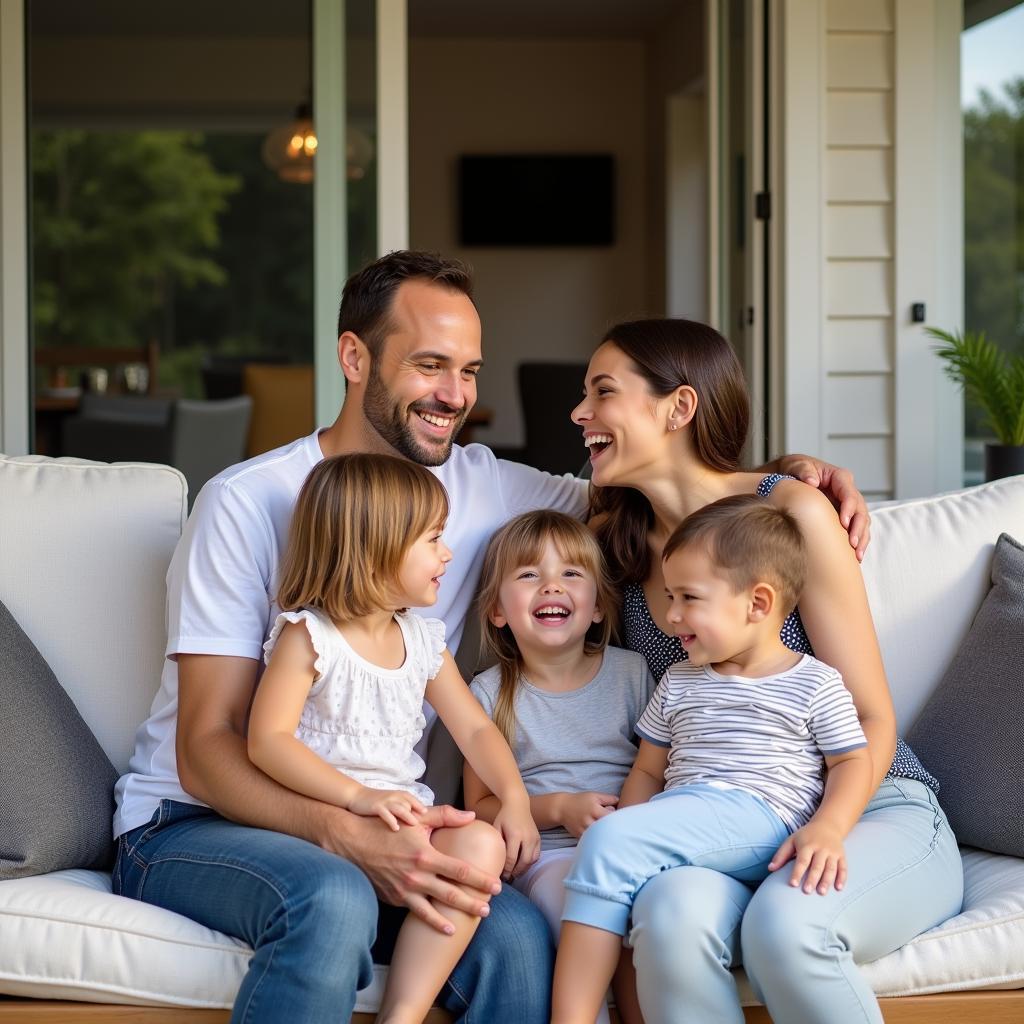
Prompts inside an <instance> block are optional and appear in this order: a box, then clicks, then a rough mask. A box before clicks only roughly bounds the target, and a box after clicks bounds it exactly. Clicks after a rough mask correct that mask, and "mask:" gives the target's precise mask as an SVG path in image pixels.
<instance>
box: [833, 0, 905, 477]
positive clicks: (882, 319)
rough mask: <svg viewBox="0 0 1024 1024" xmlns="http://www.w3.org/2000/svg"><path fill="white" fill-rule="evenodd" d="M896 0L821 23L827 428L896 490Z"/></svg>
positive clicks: (838, 449) (841, 6) (837, 449)
mask: <svg viewBox="0 0 1024 1024" xmlns="http://www.w3.org/2000/svg"><path fill="white" fill-rule="evenodd" d="M892 2H893V0H877V2H872V3H867V4H861V3H857V4H850V3H832V2H830V3H829V4H828V6H827V12H826V24H825V40H826V42H825V67H824V70H823V88H824V101H825V102H824V109H825V125H824V136H825V137H824V149H825V152H824V157H825V161H824V164H825V190H824V196H823V199H824V203H823V209H822V219H823V222H824V251H823V253H822V256H823V259H824V268H823V281H822V287H823V290H824V310H823V311H824V316H825V325H824V332H823V341H822V344H823V346H824V352H823V360H822V369H823V371H824V379H823V381H822V392H823V403H822V423H821V427H822V431H823V433H824V443H825V446H826V450H828V451H829V452H830V453H837V454H838V453H841V456H842V458H843V459H845V460H846V461H844V462H842V464H843V465H847V466H849V467H850V468H851V469H853V471H854V473H855V475H856V478H857V481H858V483H859V484H860V486H861V487H862V488H864V489H867V490H870V491H872V492H875V493H877V494H880V495H882V496H884V497H888V496H890V495H891V493H892V488H893V470H892V451H893V444H892V438H893V425H894V410H893V376H892V370H893V358H892V338H893V294H894V282H893V274H894V267H893V254H894V248H895V246H894V238H893V219H894V218H893V202H892V199H893V193H894V187H893V186H894V177H893V169H894V161H893V144H894V131H893V123H894V104H893V79H894V70H893V43H894V41H893V32H892V23H893V12H892V6H891V4H892Z"/></svg>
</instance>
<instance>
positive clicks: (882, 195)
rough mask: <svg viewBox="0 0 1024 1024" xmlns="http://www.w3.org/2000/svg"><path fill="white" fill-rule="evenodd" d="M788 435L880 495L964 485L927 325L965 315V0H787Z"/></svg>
mask: <svg viewBox="0 0 1024 1024" xmlns="http://www.w3.org/2000/svg"><path fill="white" fill-rule="evenodd" d="M773 10H774V11H775V12H776V13H775V15H774V17H775V18H776V19H777V21H778V24H779V26H780V33H781V38H782V49H783V52H784V53H785V55H786V60H785V62H784V66H783V70H782V75H781V78H780V94H781V96H782V99H781V102H782V104H783V115H784V116H783V120H782V125H783V129H782V130H783V143H782V152H783V160H782V181H783V187H782V201H781V210H782V217H783V225H782V244H781V247H780V252H781V257H780V259H781V262H782V265H783V268H784V269H783V279H784V290H783V295H782V308H783V309H784V343H785V374H786V377H785V380H786V397H785V410H786V412H785V417H786V418H785V433H784V436H785V438H786V442H787V447H788V448H789V449H790V450H803V449H806V448H808V447H809V446H815V447H816V448H817V450H819V451H823V452H824V453H825V454H826V456H827V457H828V458H830V459H831V460H832V461H835V462H839V463H841V464H842V465H844V466H848V467H850V468H851V469H852V470H853V471H854V474H855V476H856V479H857V482H858V484H859V485H860V487H861V489H862V490H863V491H864V492H865V493H868V494H870V495H871V496H872V497H875V498H886V497H894V496H899V497H911V496H914V495H920V494H931V493H935V492H936V491H939V490H947V489H952V488H953V487H955V486H958V485H959V484H958V479H957V473H958V463H959V450H960V445H961V444H962V440H961V439H960V437H959V436H958V433H957V431H958V429H959V428H958V422H959V417H960V416H961V413H960V406H959V401H958V399H957V396H956V395H955V394H953V393H951V391H950V389H949V387H948V386H947V385H946V383H945V382H944V381H943V379H942V374H941V367H940V365H939V363H938V360H937V359H936V358H935V356H934V354H933V353H932V351H931V349H930V347H929V345H928V341H927V338H926V337H925V335H924V330H923V326H922V325H921V324H919V323H912V322H911V315H910V313H911V308H912V306H913V305H914V304H915V303H918V302H921V303H925V304H926V306H927V311H926V314H925V317H926V318H925V323H928V324H938V325H942V326H946V325H949V326H959V325H960V324H961V322H962V316H963V304H962V298H961V297H960V291H961V284H960V281H961V275H962V271H963V256H962V205H961V204H962V182H961V180H960V178H959V175H960V174H961V162H960V160H959V148H958V147H959V138H960V109H959V100H958V96H957V92H956V90H957V88H958V84H959V67H958V63H957V61H958V52H959V51H958V47H959V36H960V27H961V18H962V11H961V5H960V4H959V3H955V2H953V0H787V2H786V3H785V4H780V5H773Z"/></svg>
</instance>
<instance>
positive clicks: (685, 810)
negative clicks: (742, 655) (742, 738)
mask: <svg viewBox="0 0 1024 1024" xmlns="http://www.w3.org/2000/svg"><path fill="white" fill-rule="evenodd" d="M787 834H788V832H787V829H786V827H785V825H784V824H783V823H782V822H781V821H780V820H779V818H778V817H777V816H776V815H775V814H774V813H773V812H772V811H771V810H770V809H769V808H768V807H767V805H765V804H764V803H763V801H761V800H758V799H757V798H756V797H754V796H751V795H750V794H748V793H745V792H743V791H741V790H735V789H727V790H720V789H717V788H714V787H709V786H683V787H680V788H679V789H678V790H675V791H672V792H671V793H670V794H666V795H664V796H662V797H659V798H655V799H654V800H652V801H650V802H649V803H646V804H638V805H636V806H634V807H627V808H624V809H623V810H621V811H616V812H615V813H614V814H609V815H608V816H607V817H606V818H602V819H601V820H600V821H597V822H595V823H594V824H593V825H591V826H590V828H588V829H587V831H586V832H584V833H583V838H582V839H581V840H580V845H579V847H578V853H577V857H576V861H575V863H574V865H573V869H572V871H571V872H570V873H569V876H568V877H567V878H566V882H565V885H566V889H567V890H569V891H568V893H567V898H566V905H565V912H564V914H563V917H562V920H563V926H562V939H561V942H560V943H559V947H558V958H557V960H556V964H555V989H554V1000H553V1008H554V1009H553V1017H552V1019H553V1020H554V1021H557V1022H558V1024H567V1022H570V1021H572V1022H579V1024H585V1022H586V1024H589V1021H590V1020H593V1012H594V1010H593V1008H594V1007H596V1006H597V1005H598V1004H599V1002H600V999H601V996H602V995H603V993H604V991H605V990H606V988H607V987H608V983H609V982H610V981H611V978H612V975H613V973H614V970H615V967H616V964H617V963H618V953H619V946H620V937H621V936H622V935H623V934H624V933H625V931H626V924H627V921H628V918H629V911H630V907H631V906H632V904H633V899H634V898H635V896H636V894H637V892H638V891H639V890H640V888H641V887H642V886H643V884H644V883H645V882H646V881H647V880H648V879H649V878H651V877H653V876H654V875H656V874H658V873H659V872H660V871H664V870H666V869H667V868H672V867H679V866H682V865H684V864H696V865H702V866H705V867H710V868H714V869H715V870H717V871H722V872H725V873H727V874H730V875H733V876H734V877H737V878H741V879H744V880H750V881H759V880H760V879H762V878H763V877H764V875H765V873H766V871H767V863H768V861H769V860H770V858H771V856H772V854H773V853H774V852H775V850H776V848H777V847H778V846H779V844H780V843H781V842H782V840H783V839H784V838H785V837H786V835H787Z"/></svg>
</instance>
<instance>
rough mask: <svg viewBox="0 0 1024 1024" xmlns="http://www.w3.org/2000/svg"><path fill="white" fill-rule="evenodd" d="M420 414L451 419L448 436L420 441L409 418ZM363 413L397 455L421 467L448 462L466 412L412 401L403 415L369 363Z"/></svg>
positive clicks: (433, 403)
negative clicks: (425, 413) (430, 440)
mask: <svg viewBox="0 0 1024 1024" xmlns="http://www.w3.org/2000/svg"><path fill="white" fill-rule="evenodd" d="M416 410H419V411H420V412H428V413H434V414H435V415H437V416H451V417H453V419H454V422H453V423H452V427H451V430H450V432H449V434H448V437H447V438H446V439H445V440H441V439H440V438H439V439H438V440H437V441H436V442H434V443H430V442H429V441H428V442H426V443H424V441H423V440H422V439H421V438H420V437H418V436H417V435H416V433H415V432H414V430H413V428H412V424H411V423H410V420H409V417H410V416H415V415H416ZM363 413H364V415H365V416H366V418H367V420H368V421H369V422H370V425H371V426H372V427H373V429H374V430H376V431H377V433H378V434H380V436H381V437H382V438H383V439H384V440H385V441H386V442H387V443H388V444H389V445H391V447H392V448H394V449H395V451H396V452H398V454H399V455H404V456H405V457H406V458H407V459H410V460H411V461H413V462H418V463H419V464H420V465H421V466H440V465H442V464H443V463H445V462H447V461H448V457H449V456H450V455H451V453H452V443H453V442H454V440H455V437H456V435H457V434H458V432H459V430H460V429H461V428H462V424H463V423H464V422H465V419H466V416H467V415H468V413H469V410H468V409H463V410H462V411H461V412H460V411H458V410H455V409H452V408H450V407H449V406H446V405H444V404H442V403H439V402H416V403H414V404H413V405H411V406H410V407H409V413H408V415H406V414H405V413H404V412H403V410H402V407H401V405H400V404H399V403H398V402H396V401H395V399H394V396H393V395H392V394H391V392H390V391H388V389H387V386H386V385H385V384H384V382H383V381H382V380H381V379H380V374H379V373H378V372H377V367H376V365H375V364H374V363H372V362H371V364H370V377H369V379H368V380H367V382H366V394H365V396H364V397H363Z"/></svg>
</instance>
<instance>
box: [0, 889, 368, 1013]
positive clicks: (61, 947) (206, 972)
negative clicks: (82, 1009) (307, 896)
mask: <svg viewBox="0 0 1024 1024" xmlns="http://www.w3.org/2000/svg"><path fill="white" fill-rule="evenodd" d="M0 934H2V935H3V936H4V942H3V950H4V954H3V956H2V957H0V993H2V994H4V995H11V996H23V997H30V998H35V999H74V1000H77V1001H80V1002H89V1003H121V1004H129V1005H133V1006H187V1007H194V1008H204V1009H229V1008H230V1007H231V1004H232V1003H233V1002H234V999H235V994H236V993H237V992H238V988H239V986H240V985H241V983H242V977H243V976H244V974H245V972H246V969H247V968H248V966H249V958H250V957H251V956H252V950H251V949H250V948H249V947H248V946H247V945H245V943H244V942H241V941H239V940H238V939H233V938H230V937H229V936H227V935H223V934H221V933H220V932H216V931H213V930H212V929H210V928H205V927H204V926H203V925H201V924H197V923H196V922H195V921H190V920H189V919H188V918H187V917H182V916H181V915H180V914H174V913H172V912H171V911H169V910H162V909H161V908H159V907H152V906H150V905H149V904H147V903H139V902H138V901H137V900H131V899H127V898H126V897H123V896H114V895H112V893H111V891H110V875H108V874H106V873H103V872H99V871H57V872H54V873H53V874H50V875H42V876H39V877H36V878H22V879H18V880H16V881H9V882H4V883H3V884H0ZM373 973H374V976H373V980H372V981H371V983H370V985H369V986H368V987H367V988H365V989H363V990H362V991H361V992H360V993H359V995H358V998H357V1001H356V1010H357V1011H361V1012H366V1013H373V1012H375V1011H376V1009H377V1008H378V1006H379V1005H380V997H381V995H382V993H383V991H384V979H385V977H386V976H387V968H385V967H374V971H373Z"/></svg>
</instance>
